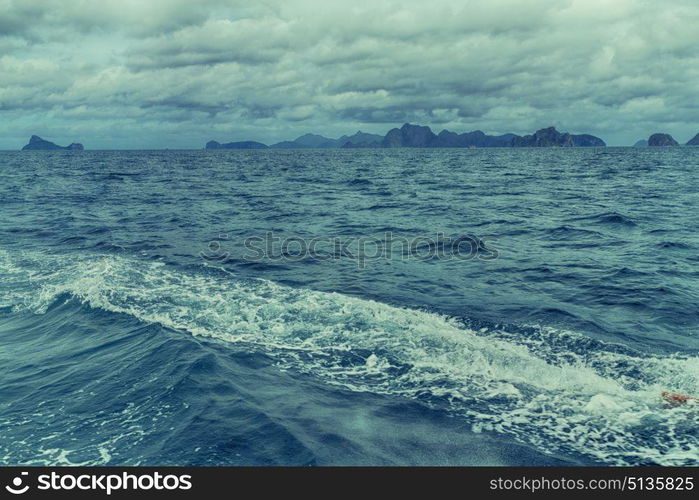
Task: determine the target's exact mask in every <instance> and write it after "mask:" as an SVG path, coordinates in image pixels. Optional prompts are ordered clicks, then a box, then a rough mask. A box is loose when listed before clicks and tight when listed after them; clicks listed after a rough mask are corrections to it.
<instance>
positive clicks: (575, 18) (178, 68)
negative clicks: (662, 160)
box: [0, 0, 699, 149]
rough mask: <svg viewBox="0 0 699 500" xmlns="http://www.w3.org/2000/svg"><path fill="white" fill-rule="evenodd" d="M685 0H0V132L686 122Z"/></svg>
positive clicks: (692, 2) (636, 129)
mask: <svg viewBox="0 0 699 500" xmlns="http://www.w3.org/2000/svg"><path fill="white" fill-rule="evenodd" d="M697 26H699V1H697V0H686V1H684V0H529V1H525V0H484V1H481V0H451V1H442V0H429V1H426V0H421V1H412V0H401V1H397V2H393V1H384V0H372V1H368V2H365V1H363V0H352V1H349V2H339V1H330V0H325V1H315V0H308V1H306V0H284V1H275V0H270V1H260V2H249V1H247V2H238V1H225V0H197V1H194V0H186V1H185V0H148V1H143V0H118V1H111V0H97V1H92V0H61V1H51V0H0V149H19V148H21V147H22V146H23V145H24V144H26V143H27V141H28V139H29V136H30V135H32V134H37V135H40V136H42V137H43V138H45V139H48V140H51V141H53V142H57V143H58V144H61V145H66V144H68V143H71V142H82V143H84V144H85V147H86V148H87V149H141V148H146V149H147V148H173V149H174V148H201V147H203V146H204V144H205V143H206V142H207V141H208V140H211V139H214V140H218V141H220V142H228V141H238V140H258V141H261V142H265V143H267V144H270V143H273V142H276V141H280V140H286V139H293V138H295V137H297V136H299V135H301V134H304V133H306V132H313V133H319V134H322V135H325V136H328V137H338V136H340V135H343V134H352V133H354V132H356V131H357V130H362V131H364V132H372V133H380V134H384V133H385V132H387V131H388V130H389V129H391V128H393V127H395V126H400V125H401V124H402V123H404V122H411V123H417V124H422V125H429V126H431V127H432V129H433V131H434V132H435V133H437V132H439V131H440V130H442V129H444V128H446V129H449V130H452V131H455V132H467V131H471V130H483V131H485V132H486V133H497V134H502V133H506V132H513V133H518V134H525V133H531V132H533V131H535V130H537V129H539V128H543V127H547V126H550V125H553V126H556V127H557V128H558V129H559V130H561V131H569V132H571V133H591V134H594V135H597V136H599V137H601V138H603V139H604V140H606V141H607V143H608V144H610V145H631V144H633V143H634V142H636V141H637V140H638V139H641V138H647V137H648V136H649V135H650V134H651V133H654V132H666V133H671V134H672V135H673V136H674V137H675V138H676V139H677V140H678V141H679V142H681V143H685V142H686V141H688V140H689V139H691V138H692V137H693V136H694V135H695V134H697V133H698V132H699V99H698V98H697V97H698V96H697V93H698V92H699V50H697V47H699V29H697Z"/></svg>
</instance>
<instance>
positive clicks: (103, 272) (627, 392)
mask: <svg viewBox="0 0 699 500" xmlns="http://www.w3.org/2000/svg"><path fill="white" fill-rule="evenodd" d="M0 276H1V277H2V287H3V290H4V293H3V295H2V298H1V299H0V308H4V309H5V310H12V311H14V312H25V313H30V314H44V313H45V312H46V311H47V310H48V309H49V308H51V307H52V306H54V305H55V304H56V302H57V301H61V300H63V301H65V300H79V301H81V302H82V303H84V304H86V305H88V306H90V307H92V308H99V309H101V310H105V311H111V312H113V313H118V314H127V315H130V316H132V317H135V318H137V319H138V320H140V321H142V322H145V323H157V324H160V325H162V326H165V327H168V328H171V329H175V330H178V331H182V332H186V333H188V334H191V335H195V336H198V337H205V338H210V339H212V340H215V341H217V342H224V343H227V344H229V345H230V346H231V347H234V346H236V347H241V348H245V349H254V350H256V351H259V352H262V353H264V354H265V355H267V356H269V357H270V358H271V359H273V360H275V362H276V363H277V364H278V365H279V366H280V367H281V368H283V369H291V370H296V371H298V372H303V373H306V374H310V375H313V376H316V377H318V379H320V380H323V381H324V382H326V383H328V384H331V385H335V386H340V387H342V388H345V389H349V390H352V391H361V392H372V393H378V394H387V395H393V396H397V397H406V398H410V399H414V400H419V401H421V402H423V403H424V404H426V405H429V406H432V407H438V408H442V409H445V410H447V411H449V412H452V413H453V414H455V415H459V416H461V417H462V418H465V419H467V420H468V421H469V422H470V423H471V427H472V430H474V431H476V432H479V431H494V432H497V433H501V434H505V435H508V436H511V437H513V438H515V439H516V440H517V441H519V442H522V443H526V444H529V445H532V446H535V447H536V448H538V449H540V450H542V451H544V452H548V453H575V454H581V455H584V456H587V457H590V458H592V459H594V460H596V461H599V462H602V463H607V464H614V465H630V464H662V465H695V464H696V463H697V461H698V460H699V452H698V450H699V442H698V440H697V434H696V419H697V412H698V411H699V408H698V407H697V405H695V404H688V405H684V406H681V407H675V408H666V407H664V406H663V404H662V401H661V399H660V392H661V391H663V390H671V391H677V392H685V393H697V392H699V358H697V357H692V356H686V355H685V356H680V355H677V356H648V355H644V354H641V353H638V352H636V351H634V350H632V349H630V348H627V347H624V346H621V345H618V344H610V343H603V342H599V341H596V340H592V339H590V338H589V337H586V336H584V335H581V334H578V333H576V332H571V331H562V330H557V329H552V328H545V327H497V326H492V327H483V328H478V329H476V328H471V327H469V326H468V322H467V321H465V320H463V319H459V318H449V317H446V316H442V315H440V314H436V313H433V312H429V311H422V310H414V309H403V308H399V307H394V306H390V305H387V304H383V303H379V302H375V301H371V300H365V299H361V298H355V297H349V296H346V295H342V294H337V293H325V292H318V291H312V290H306V289H297V288H291V287H287V286H282V285H279V284H276V283H273V282H270V281H266V280H259V279H255V280H250V279H242V278H239V277H237V276H235V275H233V274H231V273H230V272H228V271H225V270H222V269H215V268H208V269H183V268H177V267H171V266H167V265H165V264H162V263H158V262H152V261H140V260H135V259H131V258H128V257H123V256H114V255H106V256H105V255H96V256H59V255H48V254H38V253H36V254H29V253H25V254H23V255H11V254H9V253H7V252H3V251H0Z"/></svg>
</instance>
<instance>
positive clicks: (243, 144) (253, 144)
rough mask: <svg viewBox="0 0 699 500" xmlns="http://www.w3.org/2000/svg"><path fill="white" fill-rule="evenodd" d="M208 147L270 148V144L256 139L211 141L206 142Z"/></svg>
mask: <svg viewBox="0 0 699 500" xmlns="http://www.w3.org/2000/svg"><path fill="white" fill-rule="evenodd" d="M206 149H269V146H267V145H266V144H262V143H261V142H255V141H241V142H227V143H225V144H221V143H220V142H216V141H209V142H207V143H206Z"/></svg>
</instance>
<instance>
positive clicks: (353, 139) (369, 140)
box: [338, 130, 383, 148]
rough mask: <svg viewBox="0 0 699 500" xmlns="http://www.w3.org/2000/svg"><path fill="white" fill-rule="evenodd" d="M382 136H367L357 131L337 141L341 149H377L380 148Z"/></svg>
mask: <svg viewBox="0 0 699 500" xmlns="http://www.w3.org/2000/svg"><path fill="white" fill-rule="evenodd" d="M382 140H383V136H382V135H378V134H367V133H366V132H362V131H361V130H359V131H358V132H357V133H356V134H354V135H351V136H346V135H343V136H342V137H340V138H339V139H338V142H339V143H340V147H341V148H378V147H381V141H382Z"/></svg>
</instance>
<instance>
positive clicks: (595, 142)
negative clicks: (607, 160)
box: [512, 127, 606, 148]
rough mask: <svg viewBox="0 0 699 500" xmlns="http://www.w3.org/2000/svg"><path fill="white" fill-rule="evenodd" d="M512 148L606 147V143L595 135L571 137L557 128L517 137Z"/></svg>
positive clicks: (543, 129) (544, 129)
mask: <svg viewBox="0 0 699 500" xmlns="http://www.w3.org/2000/svg"><path fill="white" fill-rule="evenodd" d="M512 146H513V147H516V148H522V147H525V148H526V147H533V148H547V147H562V148H568V147H604V146H606V144H605V142H604V141H603V140H602V139H600V138H599V137H595V136H594V135H589V134H582V135H571V134H569V133H568V132H563V133H561V132H559V131H558V130H556V129H555V127H548V128H542V129H541V130H537V131H536V132H535V133H534V134H532V135H525V136H524V137H515V138H514V139H513V140H512Z"/></svg>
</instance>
